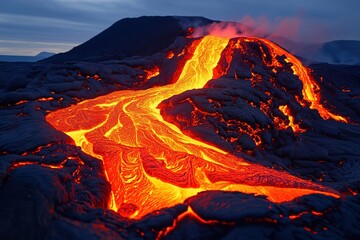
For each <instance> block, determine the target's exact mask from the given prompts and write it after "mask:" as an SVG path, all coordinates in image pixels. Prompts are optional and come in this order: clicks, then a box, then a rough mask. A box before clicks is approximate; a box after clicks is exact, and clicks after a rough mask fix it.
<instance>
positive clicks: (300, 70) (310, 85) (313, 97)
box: [261, 39, 347, 122]
mask: <svg viewBox="0 0 360 240" xmlns="http://www.w3.org/2000/svg"><path fill="white" fill-rule="evenodd" d="M261 41H263V42H264V43H266V45H268V46H270V47H271V48H272V49H274V51H275V53H276V54H277V55H279V56H281V55H285V56H286V60H285V61H287V62H291V64H292V67H291V68H292V70H293V71H294V74H296V75H297V76H298V77H299V79H300V80H301V81H302V83H303V90H302V94H303V97H304V99H305V100H306V101H308V102H309V103H310V108H311V109H316V110H317V111H318V112H319V114H320V116H321V117H322V118H323V119H329V118H332V119H334V120H336V121H342V122H347V120H346V118H344V117H342V116H339V115H336V114H333V113H331V112H330V111H328V110H327V109H326V108H325V107H324V106H323V105H322V104H321V102H320V88H319V86H318V85H317V83H316V82H315V81H314V80H313V79H312V78H311V77H310V75H309V73H308V69H307V68H306V67H304V66H303V65H302V63H301V61H300V60H299V59H297V58H296V57H295V56H294V55H292V54H290V53H288V52H287V51H285V50H284V49H282V48H281V47H279V46H278V45H276V44H275V43H273V42H271V41H269V40H267V39H261Z"/></svg>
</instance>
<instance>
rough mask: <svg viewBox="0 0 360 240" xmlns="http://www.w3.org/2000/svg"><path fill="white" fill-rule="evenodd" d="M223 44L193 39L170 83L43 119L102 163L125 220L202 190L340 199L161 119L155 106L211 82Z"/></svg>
mask: <svg viewBox="0 0 360 240" xmlns="http://www.w3.org/2000/svg"><path fill="white" fill-rule="evenodd" d="M228 42H229V39H225V38H220V37H214V36H207V37H204V38H203V39H202V40H201V41H199V42H196V43H197V46H196V49H195V51H194V53H193V56H192V57H191V58H190V59H189V60H188V61H187V62H186V64H185V65H184V68H183V71H182V73H181V75H180V77H179V78H178V80H177V81H176V82H175V83H174V84H170V85H166V86H161V87H153V88H150V89H146V90H138V91H133V90H124V91H117V92H113V93H111V94H108V95H106V96H101V97H98V98H95V99H92V100H86V101H83V102H81V103H79V104H77V105H74V106H71V107H69V108H65V109H61V110H57V111H55V112H52V113H50V114H49V115H47V117H46V119H47V121H48V122H49V123H51V124H52V125H53V126H54V127H55V128H57V129H58V130H61V131H63V132H65V133H66V134H68V135H69V136H70V137H72V138H73V139H74V141H75V143H76V145H77V146H80V147H81V148H82V150H83V151H84V152H86V153H88V154H90V155H92V156H94V157H97V158H99V159H102V160H103V162H104V166H105V170H106V173H107V176H108V180H109V182H110V183H111V186H112V190H113V201H112V208H113V209H114V210H118V212H119V213H120V214H122V215H123V216H127V217H130V218H141V217H142V216H144V215H145V214H148V213H151V212H153V211H155V210H158V209H161V208H164V207H171V206H174V205H176V204H179V203H182V202H184V200H185V199H187V198H189V197H191V196H194V195H196V194H197V193H199V192H201V191H206V190H223V191H239V192H243V193H254V194H257V195H265V196H267V197H268V199H269V200H271V201H273V202H284V201H290V200H292V199H294V198H296V197H299V196H302V195H306V194H311V193H322V194H326V195H331V196H334V197H337V196H338V195H337V194H336V193H335V192H333V191H332V190H331V189H328V188H325V187H322V186H320V185H317V184H314V183H312V182H310V181H305V180H302V179H300V178H297V177H295V176H292V175H290V174H289V173H286V172H283V171H277V170H274V169H269V168H266V167H263V166H260V165H257V164H252V163H248V162H246V161H245V160H244V159H240V158H238V157H235V156H233V155H231V154H229V153H226V152H224V151H223V150H221V149H218V148H216V147H213V146H211V145H208V144H206V143H203V142H201V141H198V140H194V139H192V138H191V137H189V136H187V135H184V134H183V133H182V132H181V130H180V129H179V128H177V127H176V126H174V125H172V124H170V123H168V122H166V121H165V120H164V119H163V117H162V116H161V114H160V110H159V109H158V108H157V106H158V105H159V104H160V103H161V102H162V101H163V100H165V99H168V98H170V97H172V96H174V95H177V94H181V93H183V92H184V91H187V90H191V89H197V88H202V87H203V86H204V85H205V84H206V83H207V81H208V80H210V79H212V77H213V69H214V68H215V67H216V66H217V63H218V61H219V59H220V57H221V54H222V51H223V50H224V48H225V47H226V46H227V44H228ZM289 60H290V61H292V60H293V59H292V58H289ZM293 64H295V65H296V64H297V62H296V61H295V63H293ZM297 71H298V70H297ZM300 77H302V76H300ZM305 99H309V100H311V98H310V97H307V98H306V97H305Z"/></svg>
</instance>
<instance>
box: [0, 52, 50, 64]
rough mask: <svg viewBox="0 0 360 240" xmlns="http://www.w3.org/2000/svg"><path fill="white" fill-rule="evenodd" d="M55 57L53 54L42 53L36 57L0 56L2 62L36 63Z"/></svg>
mask: <svg viewBox="0 0 360 240" xmlns="http://www.w3.org/2000/svg"><path fill="white" fill-rule="evenodd" d="M53 55H55V53H51V52H40V53H39V54H37V55H35V56H15V55H0V62H36V61H40V60H42V59H44V58H48V57H51V56H53Z"/></svg>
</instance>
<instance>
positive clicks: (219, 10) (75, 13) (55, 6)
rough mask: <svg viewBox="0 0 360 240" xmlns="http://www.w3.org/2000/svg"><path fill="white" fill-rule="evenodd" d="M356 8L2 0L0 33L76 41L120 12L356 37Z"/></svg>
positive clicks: (321, 2)
mask: <svg viewBox="0 0 360 240" xmlns="http://www.w3.org/2000/svg"><path fill="white" fill-rule="evenodd" d="M358 9H360V2H359V1H357V0H347V1H346V3H344V1H341V0H331V1H329V0H317V1H314V0H303V1H288V0H277V1H267V0H252V1H245V0H227V1H219V0H206V1H205V0H202V1H200V0H199V1H194V0H182V1H168V0H152V1H148V0H104V1H98V0H31V1H29V0H1V1H0V14H2V15H0V39H8V40H9V39H10V40H24V39H26V38H31V39H32V40H36V41H39V40H41V41H53V42H59V41H60V42H69V39H70V38H71V39H72V42H78V43H80V42H83V41H86V40H88V39H89V38H91V37H92V36H94V35H96V34H97V33H99V32H101V31H102V30H104V29H106V28H107V27H109V26H110V25H111V24H113V23H114V22H116V21H117V20H119V19H121V18H125V17H138V16H142V15H148V16H151V15H178V16H204V17H207V18H211V19H214V20H231V21H235V22H239V21H248V22H247V24H250V23H251V21H249V20H250V18H252V20H253V21H255V22H256V25H257V27H256V29H258V30H260V29H261V28H264V29H270V32H272V33H273V34H275V33H276V34H281V35H284V34H286V35H288V36H290V37H291V38H295V39H296V40H298V41H312V40H314V39H315V40H319V39H320V40H331V39H339V38H340V39H341V38H345V39H351V38H352V39H360V29H359V28H358V27H357V23H358V22H360V15H359V14H358V13H357V12H358ZM249 16H251V17H249ZM261 16H266V20H262V19H261V18H262V17H261ZM293 16H300V19H301V21H297V20H296V19H293ZM267 21H268V22H267ZM250 25H251V24H250ZM268 25H269V26H268ZM315 27H316V28H315ZM298 28H299V29H300V30H298ZM42 39H43V40H42ZM0 48H4V47H3V46H0Z"/></svg>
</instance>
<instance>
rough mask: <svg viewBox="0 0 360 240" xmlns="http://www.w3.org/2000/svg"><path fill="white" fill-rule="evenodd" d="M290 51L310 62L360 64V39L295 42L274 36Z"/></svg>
mask: <svg viewBox="0 0 360 240" xmlns="http://www.w3.org/2000/svg"><path fill="white" fill-rule="evenodd" d="M272 41H274V42H276V43H277V44H279V45H280V46H282V47H283V48H285V49H287V50H288V51H290V52H292V53H293V54H296V55H298V56H301V57H303V58H305V59H306V60H307V61H308V62H309V63H320V62H321V63H330V64H346V65H360V41H357V40H335V41H330V42H325V43H302V42H294V41H291V40H289V39H286V38H281V37H278V38H276V37H275V38H272Z"/></svg>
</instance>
